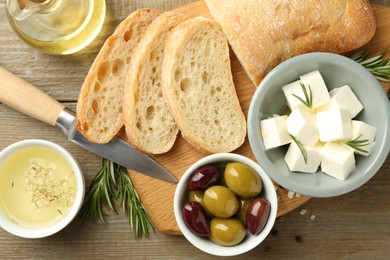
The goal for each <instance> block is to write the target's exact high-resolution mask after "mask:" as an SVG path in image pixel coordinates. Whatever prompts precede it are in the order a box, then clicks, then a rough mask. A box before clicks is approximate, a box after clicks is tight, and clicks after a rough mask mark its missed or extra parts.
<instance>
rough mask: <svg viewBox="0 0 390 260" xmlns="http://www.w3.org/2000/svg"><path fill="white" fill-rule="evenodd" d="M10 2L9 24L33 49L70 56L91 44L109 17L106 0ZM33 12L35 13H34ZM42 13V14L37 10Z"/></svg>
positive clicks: (8, 7)
mask: <svg viewBox="0 0 390 260" xmlns="http://www.w3.org/2000/svg"><path fill="white" fill-rule="evenodd" d="M23 3H28V4H29V5H27V6H23V5H21V1H18V0H7V2H6V10H7V17H8V21H9V23H10V25H11V27H12V29H13V30H14V31H15V33H16V34H17V35H18V36H19V38H21V39H22V40H24V41H25V42H26V43H27V44H29V45H30V46H32V47H33V48H35V49H37V50H39V51H41V52H45V53H49V54H60V55H66V54H71V53H75V52H77V51H79V50H81V49H83V48H84V47H86V46H87V45H88V44H90V43H91V42H92V41H93V40H94V39H95V37H96V36H97V35H98V33H99V32H100V30H101V28H102V26H103V22H104V19H105V15H106V1H105V0H45V1H43V0H42V1H35V2H34V1H31V0H26V1H23ZM30 10H33V11H30ZM36 10H39V11H36Z"/></svg>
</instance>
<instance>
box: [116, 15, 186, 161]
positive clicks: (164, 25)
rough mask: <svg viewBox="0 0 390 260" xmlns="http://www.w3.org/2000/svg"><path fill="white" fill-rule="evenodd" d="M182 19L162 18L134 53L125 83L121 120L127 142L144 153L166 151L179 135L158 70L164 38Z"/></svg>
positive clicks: (151, 25) (179, 17)
mask: <svg viewBox="0 0 390 260" xmlns="http://www.w3.org/2000/svg"><path fill="white" fill-rule="evenodd" d="M185 19H186V17H185V16H184V15H182V14H179V13H174V12H166V13H163V14H161V15H160V16H159V17H157V18H156V19H155V20H154V21H153V22H152V23H151V24H150V26H149V27H148V28H147V30H146V31H145V34H144V35H143V36H142V38H141V40H140V42H139V43H138V45H137V47H136V48H135V49H134V55H133V59H132V64H131V66H130V69H129V71H128V73H127V79H126V86H125V94H124V99H123V119H124V123H125V129H126V136H127V139H128V141H129V142H130V143H131V144H132V145H133V146H134V147H135V148H136V149H138V150H139V151H141V152H144V153H149V154H161V153H165V152H167V151H169V150H170V149H171V148H172V146H173V144H174V142H175V140H176V136H177V133H178V132H179V129H178V128H177V126H176V124H175V121H174V119H173V117H172V115H171V113H169V111H168V108H167V106H166V104H165V100H164V98H163V94H162V88H161V69H162V63H163V60H164V48H165V43H164V42H165V38H166V35H167V34H168V32H169V30H170V29H172V28H173V27H174V26H176V25H178V24H179V23H181V22H183V21H184V20H185Z"/></svg>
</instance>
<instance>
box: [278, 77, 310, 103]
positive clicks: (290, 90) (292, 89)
mask: <svg viewBox="0 0 390 260" xmlns="http://www.w3.org/2000/svg"><path fill="white" fill-rule="evenodd" d="M282 91H283V93H284V96H285V97H286V100H287V106H288V108H290V110H291V111H293V110H294V109H295V108H297V107H302V106H305V105H304V104H303V103H302V102H301V101H300V100H299V99H298V98H296V97H294V95H297V96H298V97H300V98H302V99H303V100H305V95H304V93H303V91H302V87H301V81H300V80H297V81H294V82H292V83H290V84H287V85H285V86H283V87H282Z"/></svg>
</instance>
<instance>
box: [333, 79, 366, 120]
mask: <svg viewBox="0 0 390 260" xmlns="http://www.w3.org/2000/svg"><path fill="white" fill-rule="evenodd" d="M330 102H331V103H332V104H333V105H336V106H338V107H341V108H344V109H346V110H347V111H348V112H349V114H350V116H351V118H354V117H355V116H356V115H357V114H359V112H360V111H362V110H363V105H362V103H360V101H359V99H358V98H357V97H356V95H355V94H354V93H353V91H352V89H351V88H350V86H348V85H344V86H342V87H339V88H335V89H333V90H331V91H330Z"/></svg>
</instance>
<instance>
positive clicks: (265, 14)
mask: <svg viewBox="0 0 390 260" xmlns="http://www.w3.org/2000/svg"><path fill="white" fill-rule="evenodd" d="M205 2H206V4H207V6H208V8H209V10H210V13H211V15H212V16H213V17H214V19H215V20H216V21H217V22H218V23H219V24H220V25H221V26H222V28H223V31H224V32H225V34H226V35H227V37H228V39H229V42H230V45H231V46H232V48H233V50H234V52H235V54H236V56H237V57H238V59H239V60H240V62H241V64H242V65H243V67H244V69H245V71H246V72H247V74H248V76H249V78H250V79H251V80H252V82H253V84H255V86H258V85H259V83H260V81H261V80H262V79H263V78H264V76H265V75H266V73H268V72H269V71H270V70H271V69H272V68H274V67H275V66H276V65H277V64H279V63H280V62H282V61H284V60H286V59H288V58H290V57H292V56H295V55H298V54H302V53H306V52H314V51H322V52H334V53H343V52H347V51H351V50H354V49H357V48H359V47H361V46H362V45H364V44H365V43H367V42H368V41H369V40H370V39H371V38H372V37H373V35H374V33H375V29H376V24H375V17H374V14H373V10H372V8H371V6H370V4H369V2H368V1H367V0H321V1H318V0H303V1H298V0H292V1H290V0H277V1H276V0H242V1H237V0H205Z"/></svg>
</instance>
